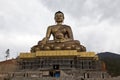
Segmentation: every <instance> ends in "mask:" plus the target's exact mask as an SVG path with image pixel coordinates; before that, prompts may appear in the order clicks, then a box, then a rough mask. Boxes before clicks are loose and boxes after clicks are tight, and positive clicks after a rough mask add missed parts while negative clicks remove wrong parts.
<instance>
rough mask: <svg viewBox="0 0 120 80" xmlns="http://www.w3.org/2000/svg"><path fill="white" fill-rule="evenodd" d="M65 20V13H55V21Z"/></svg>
mask: <svg viewBox="0 0 120 80" xmlns="http://www.w3.org/2000/svg"><path fill="white" fill-rule="evenodd" d="M63 20H64V15H63V14H62V13H57V14H55V21H56V22H57V23H62V22H63Z"/></svg>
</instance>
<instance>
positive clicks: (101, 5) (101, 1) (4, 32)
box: [0, 0, 120, 60]
mask: <svg viewBox="0 0 120 80" xmlns="http://www.w3.org/2000/svg"><path fill="white" fill-rule="evenodd" d="M119 7H120V0H114V1H113V0H76V1H73V0H69V1H68V0H56V1H51V0H41V1H40V0H0V28H1V29H0V54H1V55H3V56H0V60H3V59H4V56H5V55H4V52H5V51H6V50H7V49H8V48H9V49H10V52H11V57H15V56H16V55H17V54H18V53H19V52H24V51H25V52H26V51H29V50H30V47H32V46H33V45H35V44H37V42H38V41H39V40H41V39H42V38H43V37H44V36H45V33H46V29H47V26H48V25H51V24H54V19H53V17H54V13H55V12H56V11H59V10H61V11H63V12H64V14H65V21H64V23H65V24H68V25H70V26H71V27H72V30H73V33H74V37H75V39H77V40H80V42H81V43H82V44H84V46H86V47H87V50H88V51H95V52H102V51H111V52H116V53H120V49H119V48H120V43H119V41H120V38H119V34H120V32H119V31H120V28H119V26H120V23H119V21H120V11H119Z"/></svg>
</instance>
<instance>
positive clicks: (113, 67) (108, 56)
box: [98, 52, 120, 76]
mask: <svg viewBox="0 0 120 80" xmlns="http://www.w3.org/2000/svg"><path fill="white" fill-rule="evenodd" d="M98 56H99V58H100V60H102V61H104V62H105V64H106V68H107V71H108V73H109V74H110V75H111V76H120V55H119V54H115V53H111V52H103V53H98Z"/></svg>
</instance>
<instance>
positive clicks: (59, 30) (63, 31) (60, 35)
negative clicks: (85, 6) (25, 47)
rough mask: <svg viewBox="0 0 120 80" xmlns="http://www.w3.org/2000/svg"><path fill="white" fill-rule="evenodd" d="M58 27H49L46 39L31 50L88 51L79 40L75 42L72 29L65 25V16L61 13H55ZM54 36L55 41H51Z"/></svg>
mask: <svg viewBox="0 0 120 80" xmlns="http://www.w3.org/2000/svg"><path fill="white" fill-rule="evenodd" d="M54 19H55V22H56V25H52V26H49V27H48V29H47V33H46V37H45V38H43V40H41V41H39V42H38V44H37V45H35V46H33V47H32V48H31V52H36V51H40V50H78V51H86V48H85V47H84V46H82V45H80V42H79V41H78V40H74V38H73V33H72V30H71V27H70V26H68V25H63V24H62V23H63V21H64V14H63V13H62V12H61V11H58V12H56V13H55V17H54ZM51 35H53V40H49V38H50V36H51Z"/></svg>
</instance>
